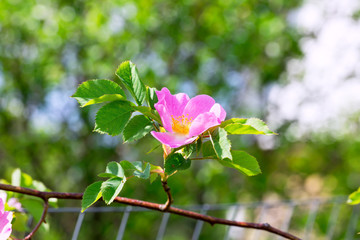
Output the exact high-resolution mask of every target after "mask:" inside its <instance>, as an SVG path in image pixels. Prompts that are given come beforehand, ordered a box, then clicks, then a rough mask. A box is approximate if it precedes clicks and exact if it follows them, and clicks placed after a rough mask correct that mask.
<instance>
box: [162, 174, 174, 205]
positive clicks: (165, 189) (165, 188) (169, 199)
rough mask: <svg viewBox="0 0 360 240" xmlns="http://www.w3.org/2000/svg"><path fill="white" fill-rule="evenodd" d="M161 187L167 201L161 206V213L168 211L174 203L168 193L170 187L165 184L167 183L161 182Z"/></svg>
mask: <svg viewBox="0 0 360 240" xmlns="http://www.w3.org/2000/svg"><path fill="white" fill-rule="evenodd" d="M161 184H162V187H163V189H164V191H165V193H166V195H167V201H166V203H165V204H164V205H162V206H161V208H162V211H166V210H168V209H169V207H170V206H171V204H172V203H173V202H174V199H173V198H172V196H171V192H170V187H169V185H168V184H167V181H166V180H165V181H161Z"/></svg>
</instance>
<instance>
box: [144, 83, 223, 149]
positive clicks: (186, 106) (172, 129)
mask: <svg viewBox="0 0 360 240" xmlns="http://www.w3.org/2000/svg"><path fill="white" fill-rule="evenodd" d="M156 95H157V97H158V100H159V101H158V102H157V103H156V104H155V105H154V106H155V108H156V110H157V111H158V113H159V115H160V118H161V121H162V124H163V127H164V128H165V130H166V131H167V132H155V131H152V132H151V134H152V135H153V136H154V137H155V138H156V139H157V140H159V141H160V142H161V143H163V144H165V145H167V146H169V147H171V148H178V147H181V146H183V145H186V144H189V143H191V142H193V141H194V140H196V139H197V137H198V136H199V135H200V134H202V133H203V132H205V131H206V130H208V129H209V128H211V127H214V126H217V125H219V124H220V123H221V122H222V121H224V119H225V117H226V112H225V110H224V109H223V108H222V107H221V105H220V104H218V103H216V102H215V100H214V99H213V98H212V97H210V96H208V95H198V96H195V97H193V98H191V99H190V98H189V96H188V95H187V94H185V93H178V94H175V95H171V93H170V91H169V89H167V88H165V87H164V88H163V89H161V91H156Z"/></svg>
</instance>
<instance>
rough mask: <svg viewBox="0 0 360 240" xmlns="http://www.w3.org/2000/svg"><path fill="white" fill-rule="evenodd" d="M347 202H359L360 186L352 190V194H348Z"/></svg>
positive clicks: (354, 203)
mask: <svg viewBox="0 0 360 240" xmlns="http://www.w3.org/2000/svg"><path fill="white" fill-rule="evenodd" d="M347 203H348V204H350V205H356V204H359V203H360V188H359V189H358V190H356V191H355V192H353V193H352V194H350V196H349V198H348V200H347Z"/></svg>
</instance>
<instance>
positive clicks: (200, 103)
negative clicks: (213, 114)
mask: <svg viewBox="0 0 360 240" xmlns="http://www.w3.org/2000/svg"><path fill="white" fill-rule="evenodd" d="M214 104H215V100H214V99H213V98H212V97H210V96H208V95H198V96H196V97H193V98H192V99H190V101H189V102H188V103H187V104H186V107H185V109H184V112H183V115H185V116H187V115H188V114H189V116H188V117H189V118H192V119H193V120H194V119H195V118H196V117H197V116H198V115H199V114H201V113H205V112H209V111H210V109H211V107H212V106H213V105H214Z"/></svg>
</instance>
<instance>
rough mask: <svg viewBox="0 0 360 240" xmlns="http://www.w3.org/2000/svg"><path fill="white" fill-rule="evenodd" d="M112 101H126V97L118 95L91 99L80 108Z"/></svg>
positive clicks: (106, 95)
mask: <svg viewBox="0 0 360 240" xmlns="http://www.w3.org/2000/svg"><path fill="white" fill-rule="evenodd" d="M113 101H126V97H124V96H122V95H120V94H105V95H102V96H101V97H98V98H94V99H91V100H90V101H88V102H87V103H86V104H85V105H83V106H82V107H86V106H89V105H92V104H98V103H103V102H113Z"/></svg>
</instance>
